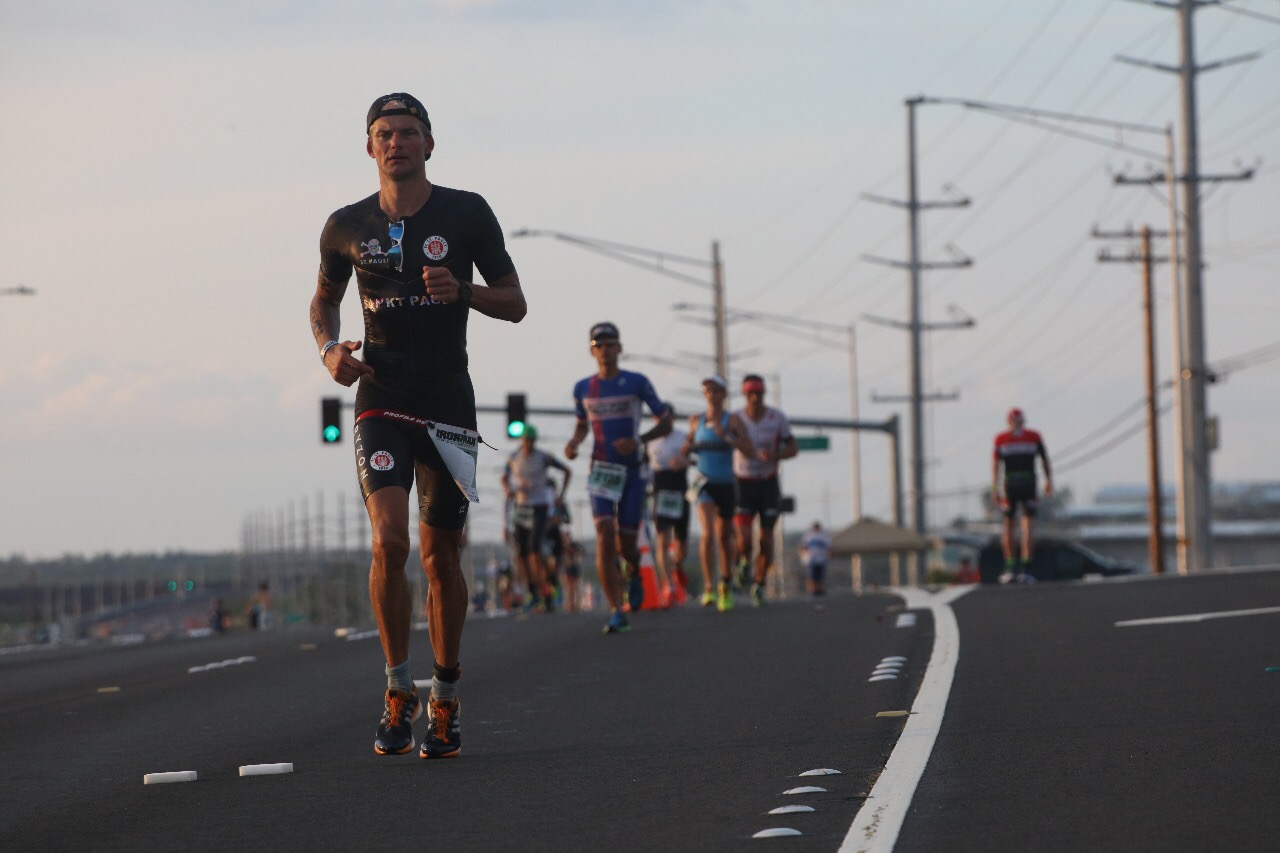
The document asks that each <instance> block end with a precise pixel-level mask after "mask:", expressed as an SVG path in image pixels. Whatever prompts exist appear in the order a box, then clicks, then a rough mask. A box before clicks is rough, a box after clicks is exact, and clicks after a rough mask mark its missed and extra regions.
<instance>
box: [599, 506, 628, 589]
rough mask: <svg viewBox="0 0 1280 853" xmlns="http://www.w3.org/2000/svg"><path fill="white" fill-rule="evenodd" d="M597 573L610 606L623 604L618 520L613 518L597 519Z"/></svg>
mask: <svg viewBox="0 0 1280 853" xmlns="http://www.w3.org/2000/svg"><path fill="white" fill-rule="evenodd" d="M596 575H597V576H598V577H599V578H600V589H601V590H603V592H604V597H605V599H607V600H608V602H609V607H610V608H612V609H614V610H617V609H618V608H619V607H621V606H622V573H621V572H620V571H618V522H617V521H616V520H615V519H612V518H597V519H596Z"/></svg>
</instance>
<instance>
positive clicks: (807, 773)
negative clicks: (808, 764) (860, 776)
mask: <svg viewBox="0 0 1280 853" xmlns="http://www.w3.org/2000/svg"><path fill="white" fill-rule="evenodd" d="M800 775H801V776H840V775H842V774H841V773H840V771H839V770H832V769H831V768H830V767H822V768H820V769H818V770H806V771H804V772H803V773H801V774H800Z"/></svg>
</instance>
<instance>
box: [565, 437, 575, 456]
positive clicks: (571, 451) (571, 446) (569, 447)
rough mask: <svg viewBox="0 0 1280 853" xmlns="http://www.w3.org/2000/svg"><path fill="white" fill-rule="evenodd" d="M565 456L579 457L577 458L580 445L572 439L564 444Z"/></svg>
mask: <svg viewBox="0 0 1280 853" xmlns="http://www.w3.org/2000/svg"><path fill="white" fill-rule="evenodd" d="M564 458H565V459H577V458H578V445H577V444H575V443H573V442H572V441H571V442H569V443H568V444H566V445H565V446H564Z"/></svg>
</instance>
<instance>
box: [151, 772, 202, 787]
mask: <svg viewBox="0 0 1280 853" xmlns="http://www.w3.org/2000/svg"><path fill="white" fill-rule="evenodd" d="M194 781H196V771H194V770H174V771H172V772H169V773H147V774H146V775H144V776H143V777H142V784H144V785H164V784H167V783H169V782H194Z"/></svg>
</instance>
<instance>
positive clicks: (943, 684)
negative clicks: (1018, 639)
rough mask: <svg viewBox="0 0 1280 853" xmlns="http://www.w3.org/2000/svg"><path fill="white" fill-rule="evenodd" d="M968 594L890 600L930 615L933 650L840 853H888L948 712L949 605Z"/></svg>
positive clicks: (953, 635) (955, 646)
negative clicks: (890, 749)
mask: <svg viewBox="0 0 1280 853" xmlns="http://www.w3.org/2000/svg"><path fill="white" fill-rule="evenodd" d="M972 589H973V587H972V586H954V587H948V588H947V589H945V590H943V591H942V592H938V593H928V592H926V591H924V590H922V589H916V588H914V587H905V588H895V589H894V590H893V593H894V594H895V595H898V596H901V597H902V598H903V599H904V600H905V601H906V605H907V609H908V610H921V609H928V610H930V611H932V613H933V651H932V653H931V654H930V656H929V666H928V667H927V668H926V669H925V673H924V680H923V681H922V682H921V684H920V692H919V693H917V694H916V701H915V704H913V705H912V706H911V715H910V716H908V717H907V724H906V726H905V727H904V728H903V729H902V734H901V735H900V736H899V737H898V743H897V745H896V746H894V748H893V753H892V754H891V755H890V756H889V761H888V763H887V764H885V767H884V772H883V773H881V774H880V778H879V779H878V780H876V784H875V787H873V788H872V789H871V792H870V793H869V794H868V795H867V801H866V802H865V803H863V805H862V808H861V809H859V810H858V814H857V816H856V817H854V819H853V825H852V826H850V827H849V832H848V834H846V835H845V837H844V842H843V843H841V845H840V853H888V851H891V850H893V845H894V843H895V842H896V841H897V840H898V832H899V831H900V830H901V829H902V821H903V820H904V819H905V818H906V816H907V807H908V806H910V805H911V798H912V797H913V796H915V792H916V785H918V784H919V782H920V776H921V775H922V774H923V773H924V767H925V764H927V763H928V761H929V754H930V753H931V752H932V751H933V744H934V741H935V740H937V737H938V730H939V729H941V728H942V715H943V713H944V712H945V711H946V708H947V697H948V696H949V695H950V693H951V681H952V679H953V677H954V676H955V672H956V660H957V659H958V658H959V655H960V628H959V626H958V625H957V624H956V617H955V614H954V613H952V612H951V602H953V601H955V600H956V599H957V598H959V597H960V596H962V595H964V594H965V593H967V592H969V591H970V590H972Z"/></svg>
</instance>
